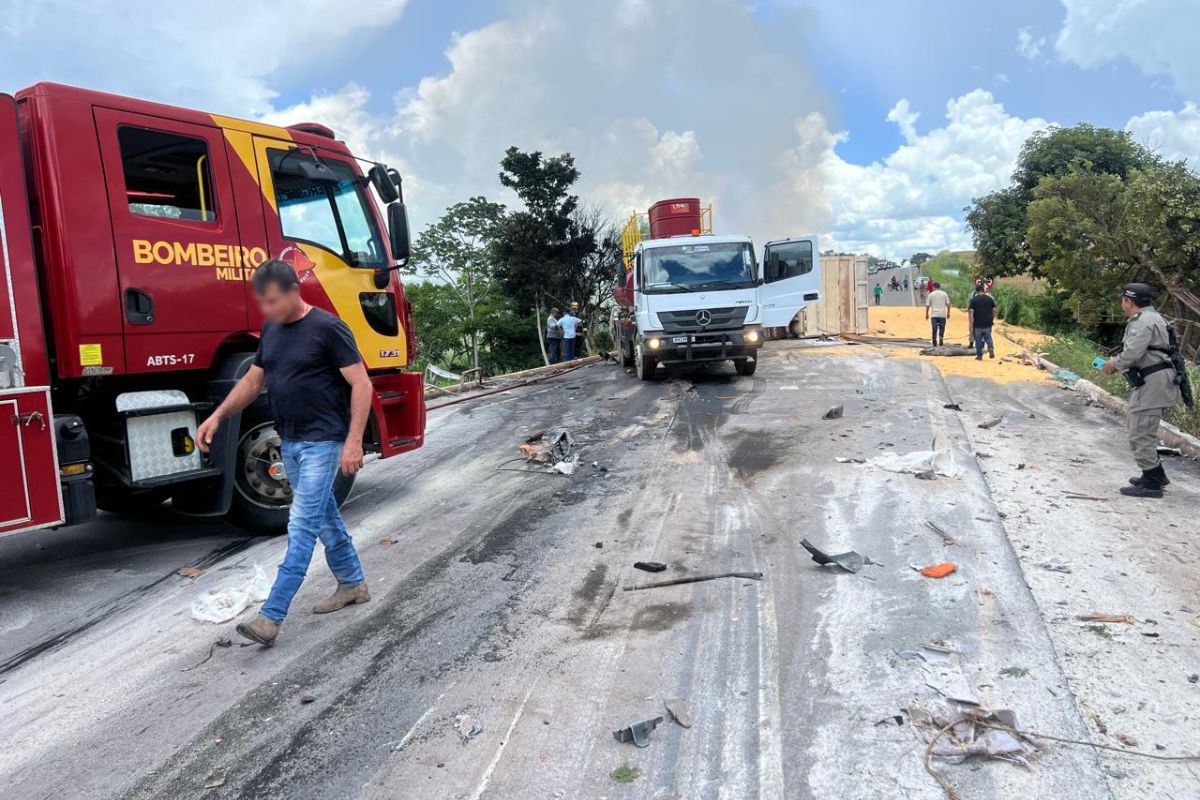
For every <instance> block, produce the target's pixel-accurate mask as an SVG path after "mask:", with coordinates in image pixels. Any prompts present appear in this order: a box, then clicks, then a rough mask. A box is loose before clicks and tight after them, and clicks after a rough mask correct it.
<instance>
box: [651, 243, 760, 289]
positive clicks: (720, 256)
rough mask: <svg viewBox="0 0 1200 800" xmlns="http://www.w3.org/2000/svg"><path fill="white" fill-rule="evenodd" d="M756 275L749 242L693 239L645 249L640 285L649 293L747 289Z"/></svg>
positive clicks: (753, 281) (752, 283) (751, 247)
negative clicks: (682, 242) (700, 240)
mask: <svg viewBox="0 0 1200 800" xmlns="http://www.w3.org/2000/svg"><path fill="white" fill-rule="evenodd" d="M755 279H756V276H755V261H754V248H753V246H752V245H751V244H750V243H749V242H719V243H714V242H707V243H706V242H690V243H688V244H679V245H672V246H669V247H647V248H646V249H644V250H643V251H642V269H641V289H642V291H643V292H644V293H646V294H664V293H667V292H698V291H703V290H705V289H748V288H750V287H752V286H754V284H755Z"/></svg>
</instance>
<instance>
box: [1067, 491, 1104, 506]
mask: <svg viewBox="0 0 1200 800" xmlns="http://www.w3.org/2000/svg"><path fill="white" fill-rule="evenodd" d="M1063 497H1065V498H1067V499H1068V500H1095V501H1096V502H1098V503H1107V502H1108V498H1107V497H1093V496H1092V495H1090V494H1078V493H1077V492H1069V491H1068V492H1063Z"/></svg>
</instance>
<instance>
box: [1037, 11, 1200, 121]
mask: <svg viewBox="0 0 1200 800" xmlns="http://www.w3.org/2000/svg"><path fill="white" fill-rule="evenodd" d="M1061 2H1062V4H1063V5H1064V6H1065V7H1066V10H1067V16H1066V20H1065V21H1064V23H1063V28H1062V30H1061V31H1060V32H1059V34H1058V39H1057V41H1056V42H1055V45H1054V46H1055V49H1056V50H1057V51H1058V54H1059V55H1060V56H1061V57H1062V58H1064V59H1066V60H1068V61H1071V62H1074V63H1076V64H1079V65H1080V66H1083V67H1095V66H1098V65H1101V64H1105V63H1108V62H1110V61H1113V60H1116V59H1118V58H1125V59H1128V60H1129V61H1131V62H1133V63H1134V64H1135V65H1137V67H1138V68H1139V69H1141V70H1142V71H1143V72H1145V73H1146V74H1148V75H1163V76H1167V77H1169V78H1170V79H1171V80H1173V81H1174V83H1175V84H1176V85H1177V86H1178V87H1179V88H1180V89H1181V90H1183V91H1184V92H1185V93H1186V94H1188V95H1189V96H1191V97H1193V98H1196V97H1197V95H1198V94H1200V48H1197V47H1196V31H1197V29H1200V3H1197V2H1195V0H1119V2H1114V1H1113V0H1061Z"/></svg>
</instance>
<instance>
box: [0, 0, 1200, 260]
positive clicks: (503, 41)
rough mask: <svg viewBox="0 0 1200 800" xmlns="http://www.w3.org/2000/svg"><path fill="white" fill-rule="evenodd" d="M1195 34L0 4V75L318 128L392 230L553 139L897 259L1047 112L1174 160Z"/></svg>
mask: <svg viewBox="0 0 1200 800" xmlns="http://www.w3.org/2000/svg"><path fill="white" fill-rule="evenodd" d="M298 7H302V8H303V9H304V11H303V12H301V11H298V10H297V8H298ZM1197 29H1200V2H1196V1H1195V0H1139V1H1138V2H1123V3H1115V2H1112V0H1006V1H1005V2H1000V3H997V2H994V1H993V2H983V1H982V0H895V1H894V2H891V3H881V2H878V1H877V0H757V2H750V0H605V2H603V3H596V2H594V0H536V1H535V0H306V1H305V3H304V4H303V6H301V5H300V4H297V3H294V2H288V0H259V2H255V3H245V2H244V0H207V2H204V3H198V2H196V3H176V4H169V5H164V4H161V3H159V2H157V1H156V0H125V2H120V3H118V2H113V0H55V1H54V2H53V3H49V2H29V0H0V74H2V75H4V76H5V79H6V86H5V87H4V88H5V89H7V90H10V91H11V90H15V89H17V88H20V87H21V86H24V85H27V84H29V83H33V82H35V81H38V80H58V81H63V82H68V83H76V84H81V85H86V86H89V87H91V88H97V89H103V90H109V91H114V92H120V93H125V94H132V95H135V96H142V97H149V98H152V99H157V100H162V101H166V102H170V103H176V104H180V105H188V106H194V107H199V108H203V109H206V110H211V111H217V112H221V113H226V114H231V115H240V116H249V117H261V118H264V119H267V120H270V121H273V122H283V123H288V122H294V121H298V120H299V119H302V118H303V119H316V120H318V121H322V122H325V123H327V124H329V125H331V126H332V127H334V128H335V129H336V130H337V131H339V133H340V134H341V135H342V136H344V137H345V138H346V139H347V141H348V142H350V144H351V145H352V146H353V147H355V148H356V149H357V150H359V151H360V152H363V153H365V154H369V155H372V156H374V157H378V158H383V159H387V160H389V161H390V162H392V163H395V164H396V165H397V166H398V167H400V168H401V169H402V170H403V171H404V173H405V174H406V176H407V179H408V184H407V188H408V199H409V200H410V205H411V206H412V214H413V220H414V223H415V224H417V225H418V226H420V225H422V224H424V223H427V222H429V221H430V220H432V219H434V218H436V216H437V215H438V214H439V213H440V212H441V210H442V209H443V208H445V206H446V205H448V204H450V203H452V202H455V201H457V200H461V199H465V198H466V197H469V196H471V195H474V194H486V195H488V196H490V197H494V198H496V199H500V200H502V201H505V202H511V201H512V198H511V196H509V195H507V194H506V192H505V191H504V190H503V189H502V188H501V187H499V186H498V183H497V180H496V171H497V162H498V160H499V158H500V156H501V155H502V153H503V150H504V148H506V147H507V146H509V145H517V146H520V147H523V148H526V149H532V148H539V149H543V150H546V151H548V152H560V151H564V150H569V151H570V152H572V153H574V154H575V155H576V157H577V161H578V166H579V167H580V169H581V170H582V172H583V175H584V177H583V180H582V181H581V184H580V193H581V195H582V197H583V199H584V200H585V201H586V202H589V203H594V204H596V205H598V206H600V207H601V208H603V209H605V210H606V211H608V212H610V213H611V214H613V215H614V216H616V215H621V214H626V213H628V212H629V211H630V210H631V209H634V208H644V207H645V206H646V205H647V204H648V203H649V202H651V201H653V200H654V199H657V198H659V197H663V196H675V195H681V194H694V195H699V196H701V197H704V198H706V199H710V200H712V201H714V202H715V204H716V207H717V224H718V227H720V228H721V229H723V230H726V231H733V230H743V231H746V232H749V233H751V234H753V235H754V236H755V237H756V238H757V239H760V240H761V239H763V238H768V237H777V236H783V235H791V234H799V233H811V232H816V233H818V234H820V235H821V236H822V237H824V239H825V241H826V243H828V244H830V245H831V246H837V247H842V248H847V249H855V250H868V251H871V252H875V253H880V254H888V255H898V256H903V255H907V254H909V253H911V252H914V251H916V250H918V249H924V250H937V249H941V248H945V247H952V248H959V247H966V246H969V244H970V242H969V236H968V234H967V232H966V231H965V230H964V228H963V226H962V223H961V217H962V208H963V206H964V205H966V203H968V202H969V201H970V199H971V197H974V196H978V195H979V194H982V193H985V192H987V191H991V190H992V189H994V188H996V187H998V186H1000V185H1002V184H1003V183H1004V182H1005V180H1006V179H1007V176H1008V174H1009V173H1010V172H1011V169H1012V163H1013V160H1014V159H1015V157H1016V155H1017V152H1018V151H1019V148H1020V145H1021V142H1022V141H1024V139H1025V137H1027V136H1028V135H1029V134H1030V133H1032V132H1034V131H1036V130H1038V129H1041V128H1043V127H1045V126H1046V125H1048V124H1050V123H1052V122H1053V123H1061V124H1073V123H1076V122H1080V121H1086V122H1091V123H1093V124H1097V125H1105V126H1111V127H1117V128H1128V129H1130V130H1131V131H1132V132H1133V133H1134V135H1135V136H1138V137H1139V138H1141V139H1142V140H1144V141H1146V142H1147V143H1148V144H1150V145H1151V146H1153V147H1155V148H1156V149H1158V150H1160V151H1161V152H1163V153H1164V154H1166V155H1170V156H1173V157H1181V158H1182V157H1186V158H1189V159H1194V158H1197V157H1200V110H1198V109H1197V107H1196V105H1194V102H1195V101H1196V100H1197V99H1200V98H1198V97H1197V95H1200V48H1196V47H1195V46H1194V44H1193V42H1192V38H1193V35H1194V31H1195V30H1197Z"/></svg>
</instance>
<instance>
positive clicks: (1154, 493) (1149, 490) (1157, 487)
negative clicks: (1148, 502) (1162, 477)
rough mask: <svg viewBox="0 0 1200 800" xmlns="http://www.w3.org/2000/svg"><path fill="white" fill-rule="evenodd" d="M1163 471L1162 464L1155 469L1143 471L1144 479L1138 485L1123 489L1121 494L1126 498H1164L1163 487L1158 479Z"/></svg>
mask: <svg viewBox="0 0 1200 800" xmlns="http://www.w3.org/2000/svg"><path fill="white" fill-rule="evenodd" d="M1161 470H1162V465H1161V464H1160V465H1159V466H1157V467H1155V468H1154V469H1147V470H1143V471H1142V477H1141V479H1140V480H1139V481H1138V482H1137V483H1135V484H1133V485H1132V486H1122V487H1121V494H1123V495H1125V496H1126V497H1162V496H1163V492H1162V487H1163V485H1162V483H1160V482H1159V479H1158V473H1159V472H1161Z"/></svg>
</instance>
